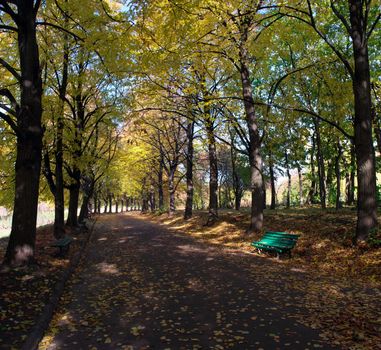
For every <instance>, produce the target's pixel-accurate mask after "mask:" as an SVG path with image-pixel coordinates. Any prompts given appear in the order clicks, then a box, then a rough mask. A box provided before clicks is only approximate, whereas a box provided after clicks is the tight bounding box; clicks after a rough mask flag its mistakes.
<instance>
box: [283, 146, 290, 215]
mask: <svg viewBox="0 0 381 350" xmlns="http://www.w3.org/2000/svg"><path fill="white" fill-rule="evenodd" d="M284 157H285V163H286V174H287V196H286V208H287V209H289V208H290V204H291V174H290V165H289V163H288V153H287V151H286V152H285V153H284Z"/></svg>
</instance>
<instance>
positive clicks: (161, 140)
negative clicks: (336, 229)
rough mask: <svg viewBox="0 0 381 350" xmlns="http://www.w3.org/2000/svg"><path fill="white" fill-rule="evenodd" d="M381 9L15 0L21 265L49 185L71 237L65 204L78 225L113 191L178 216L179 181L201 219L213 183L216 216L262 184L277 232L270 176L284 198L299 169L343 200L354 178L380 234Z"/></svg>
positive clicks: (12, 119) (10, 132) (9, 36)
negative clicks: (278, 181) (279, 180)
mask: <svg viewBox="0 0 381 350" xmlns="http://www.w3.org/2000/svg"><path fill="white" fill-rule="evenodd" d="M380 18H381V10H380V5H379V4H377V2H376V1H372V0H348V1H336V0H326V1H319V2H316V1H312V0H303V1H300V0H288V1H271V0H269V1H263V0H262V1H260V0H250V1H243V0H236V1H230V2H228V3H222V2H220V1H216V0H207V1H205V0H203V1H200V0H191V1H163V0H151V1H144V2H142V1H129V2H123V1H121V2H118V1H111V0H107V1H106V0H86V1H85V2H83V1H82V2H81V3H78V2H74V1H72V0H55V1H53V2H42V1H40V0H25V1H21V0H20V1H18V0H16V1H13V0H12V1H11V0H0V31H1V33H0V34H1V39H2V44H1V48H0V49H1V52H0V70H1V73H2V78H1V86H0V117H1V124H0V131H1V133H2V139H1V141H0V142H1V145H0V146H1V153H0V156H1V158H2V169H1V183H2V187H3V188H4V189H5V191H4V193H2V195H1V198H2V201H3V202H6V203H7V204H9V202H10V198H12V197H13V198H14V201H13V205H12V207H13V223H12V231H11V236H10V240H9V244H8V249H7V253H6V256H5V263H28V262H30V261H32V260H33V256H34V249H35V246H34V245H35V235H36V230H35V224H36V215H37V204H38V198H39V194H40V193H41V194H42V195H43V196H45V197H46V198H52V197H53V199H54V203H55V225H54V232H55V236H56V237H61V236H62V235H63V233H64V207H65V203H68V206H69V215H68V218H67V222H66V224H67V225H69V226H76V225H77V223H78V217H77V209H78V202H79V199H80V198H82V203H83V205H82V210H81V213H82V214H80V217H79V220H82V219H83V216H84V215H85V213H86V211H87V210H86V209H87V207H88V203H89V202H90V200H91V198H93V199H96V200H97V201H98V205H97V206H96V207H99V199H100V198H105V197H107V196H110V195H111V194H113V195H114V196H115V197H118V196H119V197H121V198H122V197H123V196H124V195H125V194H126V195H128V197H138V196H139V197H140V198H141V201H142V209H143V210H146V209H148V207H149V206H150V207H151V209H152V208H155V207H158V208H159V209H160V210H164V202H165V195H164V193H165V190H166V191H167V192H168V208H169V209H168V210H169V213H170V214H171V213H173V211H174V210H175V202H176V193H179V192H181V191H179V189H181V188H184V193H185V198H184V202H185V204H186V209H185V217H186V218H189V217H190V216H191V215H192V208H193V207H194V206H198V205H200V206H204V205H205V203H204V195H203V193H204V192H205V188H204V185H205V182H207V184H208V194H209V200H208V206H209V221H213V220H215V218H216V217H217V216H218V206H219V204H218V203H219V201H220V202H221V201H223V200H224V201H225V202H232V201H234V202H235V207H236V208H239V206H240V202H241V198H242V196H243V194H244V189H245V186H246V188H248V189H249V190H250V192H251V205H250V206H251V215H250V218H251V219H250V229H251V230H261V229H262V225H263V209H264V203H265V197H266V184H267V183H269V185H270V193H271V207H272V208H273V207H274V206H275V178H276V176H277V175H279V174H280V173H283V174H284V175H285V176H286V177H287V178H288V179H291V175H290V174H291V169H296V170H297V172H298V174H299V183H300V186H299V187H300V191H299V197H300V202H301V203H304V202H307V201H309V202H311V203H313V202H315V201H316V200H318V201H319V202H320V203H321V206H322V208H325V206H326V203H327V187H329V188H332V187H333V185H332V183H333V182H334V180H333V179H335V182H336V198H337V199H336V203H337V204H336V205H337V206H338V207H339V206H340V205H341V197H342V196H341V193H340V192H341V189H342V186H341V183H342V181H343V179H344V178H345V183H346V197H347V199H346V200H347V202H348V203H352V202H353V200H354V197H355V188H357V191H356V193H357V210H358V220H357V228H356V240H366V239H367V237H368V235H369V232H371V231H372V230H374V229H375V227H376V225H377V205H376V204H377V203H376V162H375V152H374V144H377V145H378V148H379V150H381V131H380V130H381V129H380V122H379V119H380V108H381V107H380V100H381V98H380V83H379V74H380V71H379V49H380V44H379V40H378V37H379V35H380V29H379V23H380ZM127 110H128V111H129V112H128V113H127V112H126V111H127ZM373 126H374V127H373ZM14 150H16V152H14ZM13 165H14V170H12V169H13ZM41 169H42V173H43V175H44V176H43V177H42V180H41V181H42V184H43V186H40V173H41ZM226 174H228V175H226ZM303 174H304V175H303ZM333 174H334V175H333ZM225 175H226V176H225ZM306 179H308V180H309V184H308V193H304V192H305V191H303V188H304V187H305V183H306ZM356 180H357V181H356ZM303 181H304V185H303V184H302V182H303ZM288 182H289V183H291V180H289V181H288ZM356 182H357V184H356ZM290 186H291V185H288V189H289V190H288V191H287V193H290ZM303 186H304V187H303ZM47 189H49V191H50V194H48V193H47ZM65 194H69V196H68V198H69V199H68V200H66V199H65ZM66 197H67V196H66ZM233 197H234V199H233ZM156 198H157V201H156ZM290 200H291V199H290V195H288V196H287V198H286V204H287V205H289V203H290ZM199 202H202V203H199ZM195 204H197V205H195ZM220 204H221V203H220Z"/></svg>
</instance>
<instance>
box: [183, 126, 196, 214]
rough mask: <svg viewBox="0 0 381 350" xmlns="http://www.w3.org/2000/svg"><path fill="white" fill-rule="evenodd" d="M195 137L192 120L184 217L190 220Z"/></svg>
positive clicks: (188, 136) (189, 130) (188, 147)
mask: <svg viewBox="0 0 381 350" xmlns="http://www.w3.org/2000/svg"><path fill="white" fill-rule="evenodd" d="M193 139H194V122H193V121H190V122H189V123H188V126H187V157H186V164H187V165H186V167H187V170H186V181H187V198H186V201H185V211H184V219H185V220H188V219H190V218H191V217H192V211H193V192H194V189H193V152H194V148H193Z"/></svg>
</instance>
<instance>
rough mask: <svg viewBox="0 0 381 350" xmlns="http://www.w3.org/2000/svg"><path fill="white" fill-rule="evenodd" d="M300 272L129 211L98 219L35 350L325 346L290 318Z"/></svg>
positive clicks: (298, 303)
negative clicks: (197, 238) (84, 253)
mask: <svg viewBox="0 0 381 350" xmlns="http://www.w3.org/2000/svg"><path fill="white" fill-rule="evenodd" d="M305 279H306V277H305V274H304V273H303V272H298V271H290V270H289V269H287V268H286V267H284V266H282V265H280V264H277V263H274V262H271V261H270V260H265V259H260V258H258V257H256V256H254V255H248V254H245V253H239V252H228V251H224V250H220V249H218V248H215V247H210V246H208V245H206V244H201V243H199V242H196V241H195V240H194V239H193V238H189V237H186V236H180V235H178V234H176V233H174V232H171V231H170V230H168V229H166V228H164V227H162V226H159V225H157V224H154V223H151V222H148V221H145V220H144V218H139V217H138V216H137V215H136V214H120V215H115V216H106V217H101V218H100V220H99V223H98V224H97V228H96V230H95V232H94V235H93V238H92V241H91V243H90V245H89V248H88V252H87V256H86V258H85V259H84V261H83V263H82V265H81V268H80V269H79V271H78V272H77V273H76V277H75V278H74V279H73V281H72V282H71V284H70V285H69V286H68V287H67V292H66V295H65V297H64V302H63V305H62V306H61V308H60V310H58V313H57V315H56V317H55V320H54V322H53V323H52V325H51V328H50V330H49V331H48V333H47V334H48V336H47V337H45V340H44V342H43V343H42V345H41V348H42V349H43V348H48V349H65V348H68V349H308V348H309V349H316V348H324V349H330V348H331V347H330V345H328V344H326V343H324V341H323V340H322V339H320V338H319V332H318V331H317V330H313V329H311V328H307V327H305V326H303V325H302V324H301V323H299V321H298V320H300V318H301V317H302V316H303V314H307V311H306V310H305V309H304V308H303V305H302V304H303V293H302V292H300V291H297V290H295V289H294V288H293V283H294V282H295V281H297V282H298V283H303V281H304V280H305ZM306 288H308V283H307V281H306Z"/></svg>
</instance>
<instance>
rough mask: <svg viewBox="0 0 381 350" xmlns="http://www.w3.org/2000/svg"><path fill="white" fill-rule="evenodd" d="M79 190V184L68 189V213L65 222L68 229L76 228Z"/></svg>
mask: <svg viewBox="0 0 381 350" xmlns="http://www.w3.org/2000/svg"><path fill="white" fill-rule="evenodd" d="M79 189H80V185H79V183H78V184H73V185H71V186H70V188H69V212H68V216H67V220H66V225H67V226H69V227H77V226H78V201H79Z"/></svg>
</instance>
